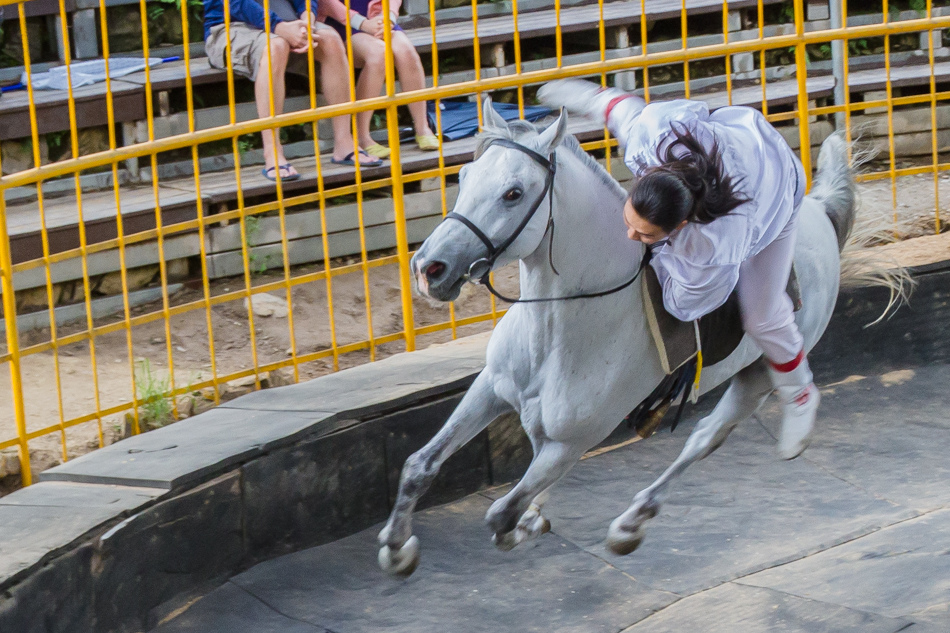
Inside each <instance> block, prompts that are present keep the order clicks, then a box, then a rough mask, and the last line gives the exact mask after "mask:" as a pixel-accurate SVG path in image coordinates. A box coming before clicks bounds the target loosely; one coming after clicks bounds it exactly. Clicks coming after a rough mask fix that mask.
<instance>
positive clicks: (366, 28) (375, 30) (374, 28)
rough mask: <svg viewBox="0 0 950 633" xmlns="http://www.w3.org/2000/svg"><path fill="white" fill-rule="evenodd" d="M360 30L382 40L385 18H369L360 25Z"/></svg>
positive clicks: (378, 16)
mask: <svg viewBox="0 0 950 633" xmlns="http://www.w3.org/2000/svg"><path fill="white" fill-rule="evenodd" d="M360 30H361V31H363V32H364V33H366V34H368V35H372V36H373V37H378V38H380V39H382V35H383V16H381V15H377V16H376V17H375V18H368V19H366V20H364V21H363V23H362V24H360Z"/></svg>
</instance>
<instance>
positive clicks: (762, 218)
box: [538, 79, 820, 459]
mask: <svg viewBox="0 0 950 633" xmlns="http://www.w3.org/2000/svg"><path fill="white" fill-rule="evenodd" d="M538 98H539V99H540V100H541V101H542V102H543V103H545V104H547V105H551V106H565V107H567V109H568V110H571V111H574V112H577V113H581V114H584V115H587V116H589V117H591V118H593V119H594V120H596V121H598V122H601V123H605V124H606V125H607V126H608V128H609V129H610V132H611V133H612V134H613V135H614V136H615V137H616V138H617V139H618V140H619V141H620V143H621V145H623V146H624V147H625V153H624V162H625V163H626V164H627V166H628V167H629V168H630V170H631V171H632V172H633V173H634V174H635V175H636V176H638V179H637V180H636V181H635V182H634V185H633V188H632V190H631V192H630V195H629V196H628V198H627V201H626V203H625V205H624V210H623V218H624V222H625V223H626V225H627V236H628V237H629V238H630V239H632V240H639V241H640V242H643V243H644V244H647V245H649V246H650V248H651V250H652V259H651V260H650V264H651V265H652V266H653V269H654V270H655V271H656V274H657V278H658V279H659V281H660V283H661V285H662V287H663V302H664V304H665V307H666V309H667V311H668V312H670V314H672V315H673V316H675V317H676V318H678V319H680V320H682V321H693V320H696V319H698V318H700V317H701V316H704V315H706V314H709V313H710V312H712V311H713V310H715V309H716V308H718V307H719V306H721V305H723V303H725V301H726V299H727V298H728V297H729V295H730V294H731V293H732V291H733V289H738V294H739V308H740V312H741V315H742V323H743V328H744V329H745V331H746V332H747V333H748V334H749V335H750V336H751V337H752V338H753V340H755V342H756V343H757V344H758V345H759V347H760V348H761V349H762V351H763V352H764V353H765V356H766V358H767V360H768V361H769V362H768V366H769V374H770V376H771V378H772V384H773V385H774V386H775V387H776V389H777V391H778V395H779V399H780V400H781V403H782V433H781V437H780V438H779V452H780V454H781V455H782V457H784V458H785V459H792V458H794V457H797V456H798V455H799V454H801V452H802V451H804V450H805V448H806V447H807V446H808V442H809V440H810V438H811V434H812V430H813V428H814V424H815V415H816V412H817V409H818V402H819V399H820V396H819V392H818V389H817V388H816V387H815V384H814V382H813V379H812V373H811V370H810V369H809V367H808V361H807V359H806V358H805V349H804V340H803V338H802V334H801V332H800V331H799V329H798V326H797V325H796V324H795V317H794V312H793V307H792V302H791V299H789V297H788V294H787V293H786V292H785V288H786V285H787V282H788V278H789V274H790V271H791V267H792V256H793V254H794V246H795V225H796V221H797V218H798V209H799V206H800V205H801V202H802V199H803V197H804V193H805V191H804V189H805V175H804V170H803V169H802V165H801V162H800V161H799V160H798V157H797V156H796V155H795V154H794V152H793V151H792V150H791V148H789V146H788V144H787V143H786V142H785V139H784V138H783V137H782V135H781V134H779V133H778V132H777V131H776V130H775V128H773V127H772V126H771V125H770V124H769V123H768V121H766V119H765V117H764V116H762V114H761V113H760V112H758V111H757V110H754V109H752V108H747V107H738V106H730V107H724V108H720V109H718V110H715V111H713V112H710V111H709V108H708V106H707V105H706V104H705V103H704V102H701V101H690V100H685V99H681V100H676V101H659V102H653V103H650V104H649V105H647V104H646V102H645V101H644V100H643V99H641V98H640V97H637V96H634V95H631V94H628V93H626V92H623V91H622V90H618V89H616V88H607V89H602V88H601V87H600V86H598V85H596V84H592V83H590V82H587V81H581V80H577V79H565V80H561V81H555V82H552V83H549V84H547V85H545V86H544V87H542V88H541V90H540V91H539V92H538Z"/></svg>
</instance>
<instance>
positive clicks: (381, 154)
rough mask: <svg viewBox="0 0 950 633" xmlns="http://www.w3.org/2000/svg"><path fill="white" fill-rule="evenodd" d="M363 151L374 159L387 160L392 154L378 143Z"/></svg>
mask: <svg viewBox="0 0 950 633" xmlns="http://www.w3.org/2000/svg"><path fill="white" fill-rule="evenodd" d="M363 151H364V152H365V153H367V154H369V155H370V156H375V157H376V158H389V155H390V154H391V153H392V152H390V151H389V148H388V147H386V146H384V145H380V144H379V143H374V144H372V145H370V146H368V147H366V148H364V149H363Z"/></svg>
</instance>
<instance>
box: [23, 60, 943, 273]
mask: <svg viewBox="0 0 950 633" xmlns="http://www.w3.org/2000/svg"><path fill="white" fill-rule="evenodd" d="M934 72H935V75H936V76H937V79H938V81H950V61H948V62H942V63H939V64H936V65H935V67H934ZM891 78H892V84H893V85H912V84H920V83H926V82H929V79H930V68H929V66H924V65H918V66H905V67H901V68H894V69H892V70H891ZM850 82H851V83H850V85H851V89H852V91H854V92H860V91H862V90H880V89H882V88H883V87H884V85H885V84H886V81H885V77H884V75H883V71H879V70H875V69H871V70H863V71H857V72H853V73H851V74H850ZM833 89H834V79H833V78H832V77H831V76H823V77H815V78H810V79H809V80H808V97H809V99H819V98H824V97H829V96H831V95H832V92H833ZM667 96H668V97H669V96H673V95H667ZM691 96H692V97H693V98H697V99H703V100H705V101H707V102H708V103H709V105H710V107H722V106H725V105H728V103H729V99H728V95H727V94H726V93H725V92H722V91H717V92H706V93H695V92H694V93H693V94H692V95H691ZM766 98H767V100H768V103H769V106H770V107H774V106H780V105H785V104H793V103H795V101H796V100H797V98H798V83H797V81H795V80H794V79H789V80H784V81H779V82H773V83H770V84H767V85H766ZM761 103H762V87H761V86H759V85H747V86H742V87H736V88H734V89H733V91H732V104H733V105H747V106H752V107H760V106H761ZM570 130H571V133H573V134H575V135H576V136H577V137H578V138H579V139H581V140H595V139H597V138H600V137H601V136H602V134H603V130H602V129H601V128H599V127H597V126H593V125H591V124H590V122H588V121H585V120H583V119H574V120H572V121H571V128H570ZM444 149H445V152H444V156H445V163H446V164H447V165H456V164H459V163H464V162H468V161H470V160H472V158H473V154H474V149H475V143H474V139H471V138H468V139H463V140H459V141H455V142H447V143H445V144H444ZM402 154H403V161H402V168H403V172H404V173H407V174H408V173H413V172H418V171H422V170H425V169H432V168H434V167H437V165H438V156H437V155H435V154H433V153H430V152H421V151H418V150H416V149H415V148H411V147H409V146H406V147H404V148H403V150H402ZM294 164H295V166H296V167H297V169H298V171H299V172H300V173H301V178H300V179H299V180H297V181H293V182H286V183H283V191H284V195H285V196H292V195H295V194H300V193H309V192H312V191H314V190H315V189H316V186H317V178H316V169H315V166H314V163H313V161H312V160H309V161H308V160H303V159H301V160H296V161H294ZM321 169H322V172H323V175H324V183H325V186H327V187H332V186H336V185H344V184H349V183H351V182H352V180H353V169H352V168H347V167H340V166H337V165H332V164H331V163H330V162H329V160H328V157H323V158H322V160H321ZM362 174H363V178H364V180H371V179H373V178H377V177H386V176H388V175H389V169H388V167H380V168H376V169H364V170H363V172H362ZM241 182H242V185H243V189H242V193H243V196H244V197H245V199H250V198H255V197H267V196H273V195H274V191H275V187H274V184H273V183H271V182H269V181H267V180H265V179H264V178H263V177H262V176H261V175H260V168H259V167H258V166H247V167H244V168H243V169H242V171H241ZM200 183H201V205H202V209H203V210H204V211H205V212H206V213H207V212H211V211H212V210H213V209H215V208H216V207H218V206H220V205H226V204H233V203H234V202H235V201H236V199H237V187H236V184H235V183H236V180H235V174H234V172H233V171H221V172H212V173H204V174H202V175H201V180H200ZM121 192H122V195H121V198H120V204H121V207H122V218H123V224H124V226H125V228H126V231H127V232H133V231H136V230H147V229H149V228H154V215H155V202H154V195H153V192H152V188H151V186H150V185H144V186H138V187H123V188H122V189H121ZM159 192H160V201H161V207H162V215H163V222H164V223H166V224H168V223H172V222H181V221H185V220H189V219H194V218H195V217H196V215H197V209H198V198H197V196H196V195H195V184H194V178H180V179H175V180H166V181H162V182H161V183H160V184H159ZM82 201H83V210H84V217H85V219H86V227H87V228H86V231H87V239H88V240H89V242H90V243H94V242H96V241H103V240H107V239H111V238H113V237H115V216H116V205H115V199H114V194H113V192H112V191H111V190H108V191H102V192H94V193H87V194H84V195H83V197H82ZM45 211H46V217H47V226H48V229H49V234H50V242H51V243H50V247H51V251H52V252H54V253H55V252H59V251H62V250H66V249H69V248H76V247H77V246H78V244H79V241H78V229H77V214H76V199H75V198H74V197H73V196H66V197H61V198H53V199H48V200H46V204H45ZM7 216H8V222H9V229H10V236H11V247H12V251H13V259H14V262H19V261H25V260H27V259H32V258H33V257H35V256H36V253H37V252H38V249H39V248H40V241H39V240H40V227H39V218H38V216H37V214H36V206H35V203H31V204H18V205H10V206H9V207H8V208H7Z"/></svg>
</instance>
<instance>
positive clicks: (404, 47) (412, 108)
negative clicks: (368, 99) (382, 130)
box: [392, 31, 432, 136]
mask: <svg viewBox="0 0 950 633" xmlns="http://www.w3.org/2000/svg"><path fill="white" fill-rule="evenodd" d="M392 42H393V58H394V60H395V63H396V71H397V72H398V73H399V84H400V85H401V86H402V89H403V90H404V91H407V92H408V91H411V90H422V89H423V88H425V87H426V75H425V71H424V70H423V68H422V60H421V59H419V53H417V52H416V49H415V47H414V46H413V45H412V42H410V41H409V38H408V37H407V36H406V34H405V33H403V32H402V31H395V32H393V40H392ZM409 113H410V114H411V115H412V123H413V126H414V127H415V129H416V135H417V136H428V135H429V134H432V130H431V129H430V128H429V120H428V117H427V116H426V103H425V101H416V102H414V103H410V104H409Z"/></svg>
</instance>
